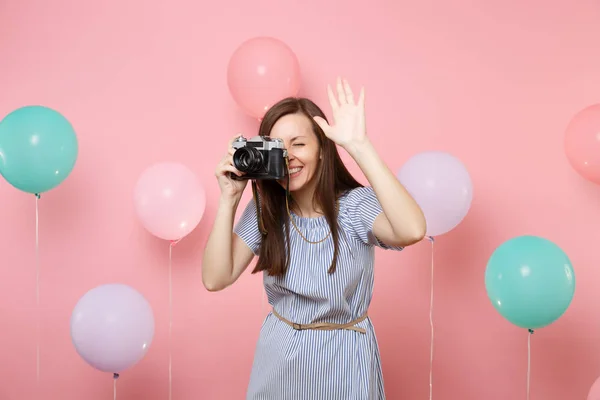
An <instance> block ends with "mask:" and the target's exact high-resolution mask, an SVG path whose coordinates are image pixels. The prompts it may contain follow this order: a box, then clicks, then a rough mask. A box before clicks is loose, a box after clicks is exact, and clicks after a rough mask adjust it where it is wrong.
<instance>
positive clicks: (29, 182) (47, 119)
mask: <svg viewBox="0 0 600 400" xmlns="http://www.w3.org/2000/svg"><path fill="white" fill-rule="evenodd" d="M78 152H79V147H78V143H77V136H76V135H75V131H74V129H73V126H71V123H70V122H69V121H67V119H66V118H65V117H63V116H62V115H61V114H60V113H59V112H57V111H54V110H52V109H50V108H48V107H42V106H26V107H22V108H19V109H17V110H15V111H13V112H11V113H10V114H8V115H7V116H6V117H4V119H3V120H2V121H0V174H2V176H3V177H4V179H6V181H7V182H8V183H10V184H11V185H12V186H14V187H15V188H17V189H19V190H22V191H24V192H27V193H35V194H40V193H43V192H47V191H48V190H50V189H53V188H55V187H56V186H58V185H59V184H61V183H62V182H63V181H64V180H65V179H66V178H67V177H68V176H69V175H70V174H71V171H72V170H73V168H74V166H75V162H76V160H77V155H78Z"/></svg>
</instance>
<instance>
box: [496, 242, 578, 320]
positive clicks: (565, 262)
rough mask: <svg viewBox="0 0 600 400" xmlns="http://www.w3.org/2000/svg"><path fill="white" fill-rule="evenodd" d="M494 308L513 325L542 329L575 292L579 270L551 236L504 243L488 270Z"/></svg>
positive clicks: (569, 301) (555, 316) (560, 313)
mask: <svg viewBox="0 0 600 400" xmlns="http://www.w3.org/2000/svg"><path fill="white" fill-rule="evenodd" d="M485 287H486V291H487V294H488V298H489V299H490V301H491V302H492V305H493V306H494V308H495V309H496V310H497V311H498V312H499V313H500V315H502V316H503V317H504V318H505V319H506V320H508V321H509V322H511V323H512V324H514V325H516V326H518V327H521V328H527V329H539V328H542V327H545V326H548V325H550V324H551V323H553V322H554V321H556V320H557V319H558V318H559V317H560V316H562V315H563V314H564V312H565V311H566V310H567V309H568V307H569V305H570V304H571V301H572V300H573V296H574V294H575V272H574V270H573V266H572V265H571V261H570V260H569V257H568V256H567V255H566V254H565V252H564V251H563V250H562V249H561V248H560V247H558V246H557V245H556V244H554V243H552V242H551V241H550V240H548V239H544V238H541V237H537V236H531V235H524V236H518V237H515V238H512V239H510V240H508V241H506V242H504V243H503V244H502V245H500V246H499V247H498V248H497V249H496V250H495V251H494V253H493V254H492V256H491V257H490V259H489V261H488V263H487V267H486V271H485Z"/></svg>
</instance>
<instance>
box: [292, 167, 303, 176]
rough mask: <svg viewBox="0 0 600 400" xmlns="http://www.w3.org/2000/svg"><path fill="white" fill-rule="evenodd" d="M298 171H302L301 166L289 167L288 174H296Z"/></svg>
mask: <svg viewBox="0 0 600 400" xmlns="http://www.w3.org/2000/svg"><path fill="white" fill-rule="evenodd" d="M300 171H302V167H296V168H290V176H294V175H297V174H298V173H299V172H300Z"/></svg>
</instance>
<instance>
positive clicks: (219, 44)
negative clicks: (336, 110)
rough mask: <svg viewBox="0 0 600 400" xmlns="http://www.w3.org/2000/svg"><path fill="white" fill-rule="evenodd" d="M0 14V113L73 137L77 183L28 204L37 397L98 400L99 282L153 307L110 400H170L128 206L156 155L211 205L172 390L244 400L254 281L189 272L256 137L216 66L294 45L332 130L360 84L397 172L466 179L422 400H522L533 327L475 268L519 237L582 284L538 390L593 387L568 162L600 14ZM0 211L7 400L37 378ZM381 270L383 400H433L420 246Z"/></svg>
mask: <svg viewBox="0 0 600 400" xmlns="http://www.w3.org/2000/svg"><path fill="white" fill-rule="evenodd" d="M418 3H420V4H418ZM417 4H418V5H417ZM234 12H235V15H234ZM236 15H237V16H236ZM0 21H1V23H0V50H1V53H0V54H1V59H2V63H1V71H2V72H1V73H0V88H2V95H1V96H0V114H1V115H2V116H3V115H5V114H6V113H8V112H9V111H12V110H13V109H15V108H17V107H20V106H22V105H26V104H32V103H37V104H42V105H46V106H50V107H53V108H56V109H57V110H59V111H60V112H62V113H63V114H64V115H65V116H67V118H69V119H70V120H71V121H72V123H73V124H74V125H75V127H76V129H77V132H78V135H79V141H80V158H79V161H78V164H77V166H76V168H75V171H74V172H73V174H72V175H71V177H70V178H69V179H68V180H67V181H66V182H64V183H63V185H61V186H60V187H59V188H57V189H56V190H54V191H52V192H50V193H48V194H46V195H45V196H43V197H42V199H41V201H40V218H41V226H40V243H41V260H42V264H41V269H42V275H41V301H42V314H43V317H42V321H41V324H42V328H43V329H44V333H43V338H42V341H41V349H42V352H41V361H42V364H41V384H42V387H43V390H44V392H45V395H44V396H43V398H44V399H48V400H52V399H61V400H70V399H77V400H80V399H86V400H100V399H107V398H112V381H111V376H110V375H108V374H103V373H100V372H97V371H95V370H93V369H92V368H91V367H88V366H87V364H85V363H84V362H83V361H82V360H81V359H80V358H79V356H78V355H77V354H76V353H75V350H74V349H73V347H72V345H71V342H70V337H69V317H70V313H71V311H72V309H73V307H74V305H75V303H76V302H77V300H78V299H79V297H80V296H82V295H83V294H84V293H85V292H86V291H87V290H89V289H91V288H92V287H94V286H96V285H99V284H102V283H107V282H115V281H118V282H123V283H126V284H130V285H132V286H134V287H135V288H137V289H138V290H139V291H141V292H142V293H143V294H144V295H145V296H146V297H147V298H148V300H149V301H150V302H151V304H152V306H153V308H154V310H155V316H156V324H157V325H156V335H155V339H154V342H153V344H152V346H151V348H150V351H149V353H148V354H147V356H146V358H144V359H143V360H142V361H141V362H140V363H139V364H138V365H136V366H135V367H134V368H132V369H131V370H129V371H127V372H126V373H124V374H122V377H121V379H120V380H119V384H118V385H119V386H118V398H119V399H144V400H155V399H156V400H158V399H166V398H168V369H167V366H168V340H167V339H168V336H167V332H168V286H167V276H168V275H167V273H168V271H167V262H168V258H167V257H168V245H167V243H166V242H163V241H161V240H158V239H155V238H153V237H151V236H150V235H149V234H148V233H146V232H145V231H144V230H143V229H142V228H141V227H140V224H139V223H138V222H137V221H136V219H135V216H134V210H133V187H134V184H135V181H136V179H137V177H138V176H139V174H140V173H141V172H142V171H143V169H145V168H146V167H147V166H149V165H150V164H152V163H154V162H157V161H164V160H167V161H168V160H172V161H178V162H182V163H185V164H186V165H187V166H189V167H190V168H192V169H193V170H195V171H197V173H198V175H199V177H200V178H201V179H202V181H203V182H204V183H205V185H206V188H207V192H208V206H207V213H206V215H205V218H204V220H203V221H202V222H201V224H200V226H199V228H198V229H197V230H196V231H195V232H194V233H193V234H192V235H191V236H189V237H188V238H187V239H185V240H184V241H182V242H181V243H180V244H178V245H177V246H176V247H175V251H174V298H173V301H174V326H173V337H174V347H173V399H177V400H188V399H189V400H191V399H199V398H202V399H211V400H212V399H219V400H222V399H232V400H235V399H242V398H243V397H244V393H245V388H246V384H247V380H248V374H249V370H250V366H251V362H252V355H253V351H254V344H255V341H256V339H257V335H258V332H259V328H260V325H261V323H262V318H263V316H264V315H265V314H266V312H267V311H268V309H267V306H266V304H264V299H263V297H262V292H261V279H260V277H259V276H252V275H250V274H245V275H244V276H243V277H242V278H241V279H240V281H239V282H238V284H236V285H235V286H234V287H232V288H230V289H229V290H226V291H224V292H220V293H216V294H213V293H208V292H206V291H205V290H204V289H203V288H202V284H201V280H200V265H201V255H202V249H203V246H204V243H205V240H206V237H207V234H208V231H209V227H210V223H211V222H212V218H213V216H214V212H215V207H216V199H217V196H218V188H217V184H216V181H215V179H214V176H213V171H214V167H215V165H216V163H217V161H218V159H219V158H220V157H221V155H222V153H223V150H224V147H225V145H226V143H227V140H228V139H229V138H230V137H231V136H232V135H233V134H235V133H236V132H238V131H243V132H245V133H246V134H248V135H249V134H252V133H254V132H255V130H256V127H257V124H256V122H255V121H252V120H251V119H250V118H247V117H245V116H244V115H243V114H242V113H241V112H240V111H239V109H237V108H236V106H235V104H234V103H233V101H232V100H231V97H230V95H229V93H228V89H227V85H226V67H227V62H228V59H229V56H230V55H231V53H232V52H233V51H234V49H235V48H236V46H237V45H238V44H239V43H241V42H242V41H244V40H245V39H247V38H249V37H253V36H257V35H272V36H275V37H278V38H280V39H282V40H283V41H285V42H286V43H288V44H289V45H290V46H291V47H292V48H293V49H294V51H295V52H296V54H297V56H298V58H299V59H300V63H301V67H302V74H303V75H302V78H303V89H302V94H303V95H307V96H309V97H311V98H314V99H315V100H317V101H318V102H319V103H320V104H322V105H323V107H324V108H325V110H326V112H327V113H328V115H330V110H329V107H328V105H327V103H326V92H325V85H326V84H327V83H328V82H332V81H333V79H334V78H335V77H336V75H337V74H342V75H344V76H346V77H347V78H349V79H350V81H351V83H352V84H353V85H355V86H359V85H363V84H364V85H365V86H366V88H367V115H368V117H367V119H368V124H369V133H370V135H371V137H372V138H373V141H374V142H375V143H376V145H377V147H378V148H379V150H380V151H381V154H382V155H383V157H384V158H385V159H386V160H387V161H388V163H389V165H390V166H391V167H392V168H393V169H394V170H397V169H398V168H400V166H401V165H402V162H403V161H405V160H406V159H407V158H408V157H410V156H411V155H413V154H414V153H416V152H419V151H423V150H430V149H436V150H444V151H448V152H451V153H452V154H454V155H456V156H457V157H459V158H460V159H461V160H463V162H464V163H465V165H466V166H467V168H468V169H469V171H470V173H471V176H472V178H473V182H474V187H475V197H474V201H473V205H472V208H471V211H470V213H469V215H468V216H467V218H466V219H465V220H464V222H463V223H462V224H461V225H460V226H459V227H458V228H457V229H455V230H454V231H452V232H451V233H449V234H447V235H445V236H443V237H440V238H438V241H437V242H436V253H435V265H436V272H435V273H436V275H435V306H434V308H435V329H436V336H435V343H436V349H435V365H434V399H436V400H470V399H486V400H507V399H519V398H525V390H526V368H527V333H526V332H525V331H524V330H521V329H518V328H516V327H513V326H512V325H510V324H509V323H508V322H506V321H505V320H503V319H502V317H501V316H500V315H499V314H497V313H496V312H495V311H494V310H493V308H492V306H491V304H490V303H489V301H488V299H487V296H486V293H485V288H484V280H483V275H484V270H485V265H486V262H487V259H488V257H489V256H490V254H491V253H492V251H493V250H494V248H495V247H496V246H498V245H499V244H500V243H501V242H503V241H504V240H507V239H509V238H511V237H513V236H516V235H520V234H526V233H529V234H537V235H542V236H545V237H547V238H549V239H551V240H553V241H555V242H556V243H557V244H559V245H560V246H561V247H562V248H563V249H564V250H565V251H566V252H567V253H568V254H569V255H570V257H571V258H572V261H573V263H574V265H575V269H576V274H577V275H576V276H577V289H576V295H575V299H574V302H573V303H572V306H571V308H570V309H569V310H568V311H567V313H566V314H565V315H564V316H563V318H561V319H560V320H559V321H558V322H557V323H555V324H554V325H552V326H550V327H548V328H545V329H542V330H539V331H537V332H536V334H535V335H534V336H533V337H532V378H531V398H532V399H543V400H565V399H569V400H570V399H584V398H585V396H586V394H587V392H588V390H589V387H590V386H591V384H592V382H593V381H594V379H595V378H596V377H597V376H598V375H600V314H599V312H598V307H597V305H598V304H600V290H598V283H597V282H598V280H599V279H600V272H598V267H599V266H600V249H598V227H599V226H600V207H599V204H600V187H598V186H594V185H592V184H589V183H587V182H586V181H584V180H583V179H581V178H580V177H579V176H578V175H577V174H576V173H575V172H574V171H573V170H572V169H571V168H570V167H569V165H568V163H567V160H566V157H565V156H564V153H563V147H562V139H563V131H564V128H565V126H566V124H567V123H568V121H569V119H570V118H571V117H572V115H574V113H576V112H577V111H579V110H580V109H581V108H583V107H585V106H588V105H589V104H592V103H594V102H597V101H600V94H599V93H600V73H599V71H600V55H599V54H600V53H599V52H598V38H600V6H599V5H598V2H597V1H595V0H580V1H577V2H573V1H567V0H562V1H561V0H557V1H554V2H548V1H541V0H532V1H527V2H522V1H517V0H510V1H500V0H489V1H485V2H477V3H474V2H470V1H466V0H454V1H451V2H450V1H445V2H440V1H437V2H434V1H429V0H426V1H420V2H416V1H407V0H403V1H397V0H396V1H392V0H388V1H383V0H379V1H369V2H364V1H358V0H347V1H344V2H334V1H330V2H327V1H316V0H303V1H275V0H258V1H257V0H253V1H240V0H238V1H222V2H200V1H184V0H171V1H141V0H136V1H133V0H130V1H116V0H111V1H108V0H104V1H92V2H89V1H87V2H84V1H81V2H75V1H66V0H54V1H51V2H50V1H46V0H26V1H24V0H9V1H6V0H5V1H3V2H2V4H1V5H0ZM351 167H352V169H353V171H355V172H357V169H356V166H355V165H354V164H351ZM0 198H1V199H2V207H0V221H2V226H3V228H4V229H2V230H1V231H0V238H1V241H0V243H2V246H1V249H2V250H1V253H0V256H1V258H0V260H1V264H0V265H1V266H0V310H1V313H2V314H1V316H2V330H1V333H0V356H1V357H0V360H1V363H0V376H1V377H2V379H1V380H0V399H2V400H5V399H19V400H22V399H29V398H33V389H32V388H33V387H34V386H35V315H36V312H35V269H34V238H35V236H34V234H35V230H34V217H35V214H34V198H33V196H29V195H27V194H24V193H21V192H18V191H16V190H14V189H12V188H11V187H9V185H8V184H7V183H6V182H4V181H1V182H0ZM377 256H378V262H377V277H376V278H377V279H376V291H375V298H374V302H373V306H372V309H371V315H372V319H373V320H374V323H375V326H376V330H377V332H378V336H379V341H380V346H381V352H382V358H383V368H384V374H385V379H386V384H387V386H386V390H387V393H388V398H389V399H408V400H414V399H425V398H428V390H429V387H428V379H429V329H430V328H429V314H428V310H429V276H430V275H429V273H430V270H429V267H430V265H429V262H430V246H429V244H428V243H426V242H424V243H421V244H419V245H416V246H414V247H413V248H410V249H407V250H406V251H405V252H403V253H400V254H397V253H392V252H387V253H386V252H384V251H379V252H378V254H377ZM220 318H226V319H227V321H226V322H218V319H220Z"/></svg>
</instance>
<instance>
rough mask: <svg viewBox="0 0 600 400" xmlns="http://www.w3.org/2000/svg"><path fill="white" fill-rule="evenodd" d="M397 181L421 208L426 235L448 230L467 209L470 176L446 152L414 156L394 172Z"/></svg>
mask: <svg viewBox="0 0 600 400" xmlns="http://www.w3.org/2000/svg"><path fill="white" fill-rule="evenodd" d="M398 180H399V181H400V182H401V183H402V185H404V187H405V188H406V190H407V191H408V192H409V193H410V194H411V196H412V197H413V198H414V199H415V201H416V202H417V204H418V205H419V206H420V207H421V210H423V214H425V220H426V222H427V236H439V235H443V234H444V233H446V232H449V231H451V230H452V229H454V228H455V227H456V226H457V225H458V224H459V223H460V222H461V221H462V220H463V218H464V217H465V216H466V215H467V213H468V212H469V209H470V208H471V201H472V199H473V183H472V182H471V176H470V175H469V172H468V171H467V169H466V168H465V166H464V165H463V164H462V163H461V162H460V160H458V159H457V158H456V157H454V156H452V155H450V154H448V153H444V152H440V151H426V152H423V153H419V154H416V155H414V156H413V157H411V158H410V159H409V160H408V161H407V162H406V163H405V164H404V165H403V166H402V168H401V169H400V171H399V172H398Z"/></svg>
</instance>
